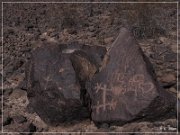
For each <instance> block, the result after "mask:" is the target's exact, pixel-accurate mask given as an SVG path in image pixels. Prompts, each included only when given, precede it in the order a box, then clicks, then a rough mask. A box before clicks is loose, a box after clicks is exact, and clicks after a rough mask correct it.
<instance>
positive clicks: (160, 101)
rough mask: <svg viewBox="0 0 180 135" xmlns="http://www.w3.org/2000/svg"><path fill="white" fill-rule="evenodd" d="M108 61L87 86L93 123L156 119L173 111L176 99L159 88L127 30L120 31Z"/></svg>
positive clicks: (149, 65)
mask: <svg viewBox="0 0 180 135" xmlns="http://www.w3.org/2000/svg"><path fill="white" fill-rule="evenodd" d="M107 57H109V61H107V65H106V66H105V67H104V68H102V70H101V71H100V72H99V73H96V74H95V75H94V76H93V77H92V78H90V79H89V81H88V82H86V89H87V92H88V94H89V95H90V99H91V109H92V114H91V117H92V120H93V121H94V122H96V123H101V122H108V123H117V124H123V123H125V122H129V121H132V120H135V119H140V118H141V119H142V118H143V119H155V118H159V117H160V116H162V117H164V114H166V113H168V112H170V111H171V109H173V108H174V106H175V102H176V100H175V98H174V97H172V96H171V95H170V94H169V93H167V92H166V91H165V90H163V89H162V88H161V87H159V85H158V83H157V81H156V79H155V78H156V77H155V75H154V73H153V68H152V65H151V63H150V62H149V61H148V59H147V58H146V57H145V56H144V55H143V53H142V51H141V49H140V47H139V46H138V44H137V43H136V41H135V40H134V38H133V37H132V36H131V33H130V32H129V31H128V30H127V29H125V28H122V29H121V31H120V34H119V36H118V37H117V39H116V40H115V41H114V43H113V44H112V47H111V48H110V49H109V50H108V53H107Z"/></svg>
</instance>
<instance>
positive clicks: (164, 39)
mask: <svg viewBox="0 0 180 135" xmlns="http://www.w3.org/2000/svg"><path fill="white" fill-rule="evenodd" d="M166 40H167V38H165V37H159V42H161V43H164V42H166Z"/></svg>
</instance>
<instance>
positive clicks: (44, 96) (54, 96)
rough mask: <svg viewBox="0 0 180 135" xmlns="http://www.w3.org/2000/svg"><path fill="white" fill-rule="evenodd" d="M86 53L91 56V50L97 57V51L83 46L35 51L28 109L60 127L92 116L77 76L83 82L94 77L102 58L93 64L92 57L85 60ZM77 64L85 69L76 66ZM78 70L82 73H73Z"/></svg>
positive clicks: (47, 46) (28, 75) (28, 79)
mask: <svg viewBox="0 0 180 135" xmlns="http://www.w3.org/2000/svg"><path fill="white" fill-rule="evenodd" d="M103 49H104V51H105V48H103ZM80 50H83V51H80ZM87 50H88V52H89V53H87V54H88V55H91V53H92V51H94V53H95V54H96V51H97V50H98V49H97V47H95V48H94V49H93V48H92V49H91V47H90V46H83V45H56V44H42V45H40V46H39V47H38V48H36V49H35V50H33V51H32V53H31V59H30V61H29V63H28V64H27V69H26V84H27V93H28V99H29V102H30V104H29V106H30V107H32V108H33V110H34V111H35V112H36V113H37V114H38V115H39V116H40V117H41V118H42V119H43V120H44V121H45V122H46V123H49V124H51V125H58V124H60V123H63V122H67V121H73V120H81V119H84V118H87V117H90V111H89V110H88V108H87V107H86V106H87V104H88V103H87V99H86V103H85V99H84V97H85V94H86V92H85V90H84V89H83V88H82V87H83V83H82V82H81V81H80V80H79V78H78V77H80V78H82V80H84V79H85V78H84V77H88V76H90V75H91V76H92V75H93V74H94V73H95V72H96V70H97V69H96V68H97V67H96V62H98V60H99V59H101V58H100V57H101V56H100V55H98V56H97V58H96V59H97V60H94V61H92V63H90V62H89V58H88V57H89V56H88V55H87V57H86V58H87V59H86V58H85V57H84V56H86V53H85V52H87ZM80 52H81V53H80ZM79 53H80V54H79ZM104 53H105V52H104ZM81 54H83V57H81ZM71 55H72V56H73V57H72V56H71ZM70 56H71V59H70ZM98 58H99V59H98ZM78 62H81V64H83V66H80V67H78V66H76V65H79V64H78ZM93 62H94V63H93ZM75 63H77V64H75ZM73 66H74V67H73ZM77 68H80V69H81V70H80V72H75V71H74V69H77ZM77 73H78V74H81V75H77ZM86 96H87V95H86ZM85 104H86V105H85Z"/></svg>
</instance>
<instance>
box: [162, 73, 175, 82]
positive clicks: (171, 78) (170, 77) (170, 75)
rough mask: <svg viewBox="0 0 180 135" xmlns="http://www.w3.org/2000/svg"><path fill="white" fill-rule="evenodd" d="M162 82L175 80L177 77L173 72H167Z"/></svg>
mask: <svg viewBox="0 0 180 135" xmlns="http://www.w3.org/2000/svg"><path fill="white" fill-rule="evenodd" d="M161 81H162V83H170V82H175V81H176V77H175V75H173V74H165V75H163V76H162V78H161Z"/></svg>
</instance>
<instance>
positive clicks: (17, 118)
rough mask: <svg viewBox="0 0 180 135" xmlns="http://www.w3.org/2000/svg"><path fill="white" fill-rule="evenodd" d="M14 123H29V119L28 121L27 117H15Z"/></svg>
mask: <svg viewBox="0 0 180 135" xmlns="http://www.w3.org/2000/svg"><path fill="white" fill-rule="evenodd" d="M13 121H14V122H15V123H24V122H27V119H26V117H24V116H22V115H19V116H14V117H13Z"/></svg>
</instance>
